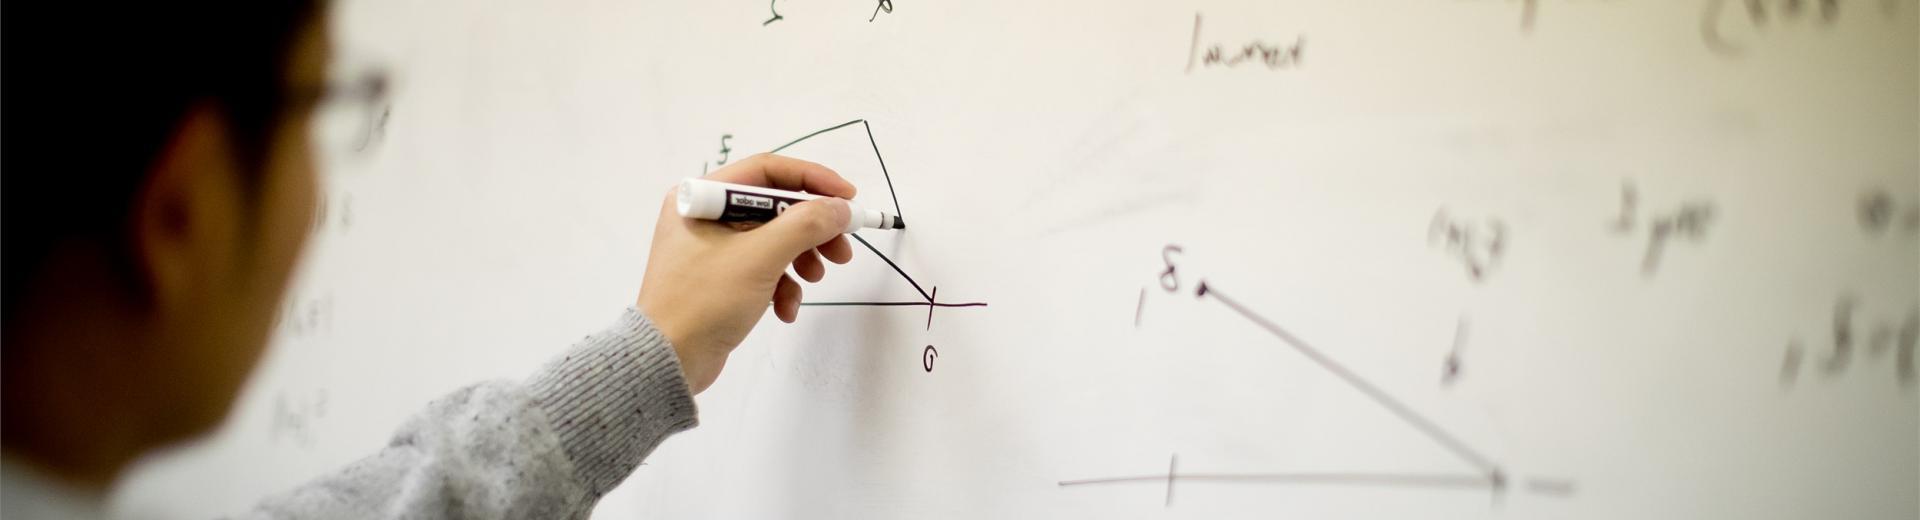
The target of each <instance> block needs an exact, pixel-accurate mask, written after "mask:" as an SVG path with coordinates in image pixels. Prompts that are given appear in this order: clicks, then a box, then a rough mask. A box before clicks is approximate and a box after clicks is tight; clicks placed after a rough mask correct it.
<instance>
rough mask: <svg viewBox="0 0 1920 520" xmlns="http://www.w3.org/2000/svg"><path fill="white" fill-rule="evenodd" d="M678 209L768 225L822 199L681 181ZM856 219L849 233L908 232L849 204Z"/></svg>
mask: <svg viewBox="0 0 1920 520" xmlns="http://www.w3.org/2000/svg"><path fill="white" fill-rule="evenodd" d="M678 193H679V194H678V197H677V198H678V200H677V201H676V207H677V208H678V209H679V211H680V216H682V217H686V218H697V219H702V220H713V221H718V222H767V221H769V220H773V218H774V217H778V216H780V214H781V213H784V212H786V210H787V208H788V207H789V206H792V205H794V204H799V203H801V202H805V201H809V200H813V199H817V198H820V196H819V195H813V194H808V193H800V192H797V191H787V190H777V189H773V188H762V187H759V186H748V185H745V184H733V183H728V182H720V181H714V180H707V179H687V180H684V181H680V190H679V192H678ZM847 209H849V210H851V211H852V217H853V218H850V219H847V229H846V231H845V232H846V233H852V232H855V231H859V230H860V229H862V228H873V229H906V228H907V223H906V221H904V220H901V219H900V217H899V216H898V215H894V214H891V213H887V212H885V211H881V210H877V209H863V208H861V207H860V205H859V204H858V203H855V202H852V201H848V202H847Z"/></svg>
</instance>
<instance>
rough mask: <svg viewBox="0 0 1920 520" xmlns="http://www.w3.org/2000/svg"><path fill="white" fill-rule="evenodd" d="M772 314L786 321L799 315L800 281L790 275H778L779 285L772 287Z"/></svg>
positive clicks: (790, 321)
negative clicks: (794, 279)
mask: <svg viewBox="0 0 1920 520" xmlns="http://www.w3.org/2000/svg"><path fill="white" fill-rule="evenodd" d="M773 315H774V316H775V317H778V318H780V321H783V322H787V323H793V320H794V319H797V318H799V317H800V282H796V281H793V277H791V276H787V275H784V274H783V275H780V285H776V286H774V287H773Z"/></svg>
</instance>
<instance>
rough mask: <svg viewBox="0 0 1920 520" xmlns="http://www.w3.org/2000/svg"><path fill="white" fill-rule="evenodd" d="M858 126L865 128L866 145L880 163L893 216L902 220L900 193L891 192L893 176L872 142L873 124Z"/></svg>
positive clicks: (865, 122) (862, 123)
mask: <svg viewBox="0 0 1920 520" xmlns="http://www.w3.org/2000/svg"><path fill="white" fill-rule="evenodd" d="M842 126H844V125H842ZM860 126H864V127H867V144H869V145H872V146H873V159H874V160H876V161H880V176H881V177H884V178H886V179H887V195H890V196H892V197H893V214H894V216H898V217H900V218H901V219H903V220H904V219H906V218H907V215H906V214H905V213H902V212H900V192H898V191H894V190H893V174H891V173H887V158H885V157H881V156H880V143H879V142H878V141H874V140H873V123H869V122H867V120H865V119H861V120H860Z"/></svg>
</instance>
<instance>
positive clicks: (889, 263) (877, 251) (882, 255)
mask: <svg viewBox="0 0 1920 520" xmlns="http://www.w3.org/2000/svg"><path fill="white" fill-rule="evenodd" d="M847 236H850V237H853V239H854V240H856V241H859V242H860V245H863V246H867V250H868V251H872V252H873V254H874V255H876V256H879V257H880V260H881V261H884V262H886V263H887V267H892V268H893V272H896V273H900V277H901V278H905V279H907V283H909V284H913V290H915V291H920V297H921V298H925V299H926V300H927V303H933V296H932V295H929V294H927V290H926V289H921V288H920V282H916V281H913V277H912V276H908V275H907V271H906V270H905V269H901V268H900V264H895V263H893V259H892V258H887V255H886V254H885V253H881V252H880V249H879V248H876V247H873V244H870V243H868V242H867V239H864V238H860V234H859V233H847Z"/></svg>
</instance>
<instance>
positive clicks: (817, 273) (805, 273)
mask: <svg viewBox="0 0 1920 520" xmlns="http://www.w3.org/2000/svg"><path fill="white" fill-rule="evenodd" d="M793 272H794V273H796V274H799V275H800V279H802V280H806V281H807V283H814V282H818V281H820V278H822V277H825V276H826V275H827V268H826V266H823V265H820V255H819V254H818V253H814V252H813V250H812V249H808V250H806V251H801V252H800V256H796V257H794V258H793Z"/></svg>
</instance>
